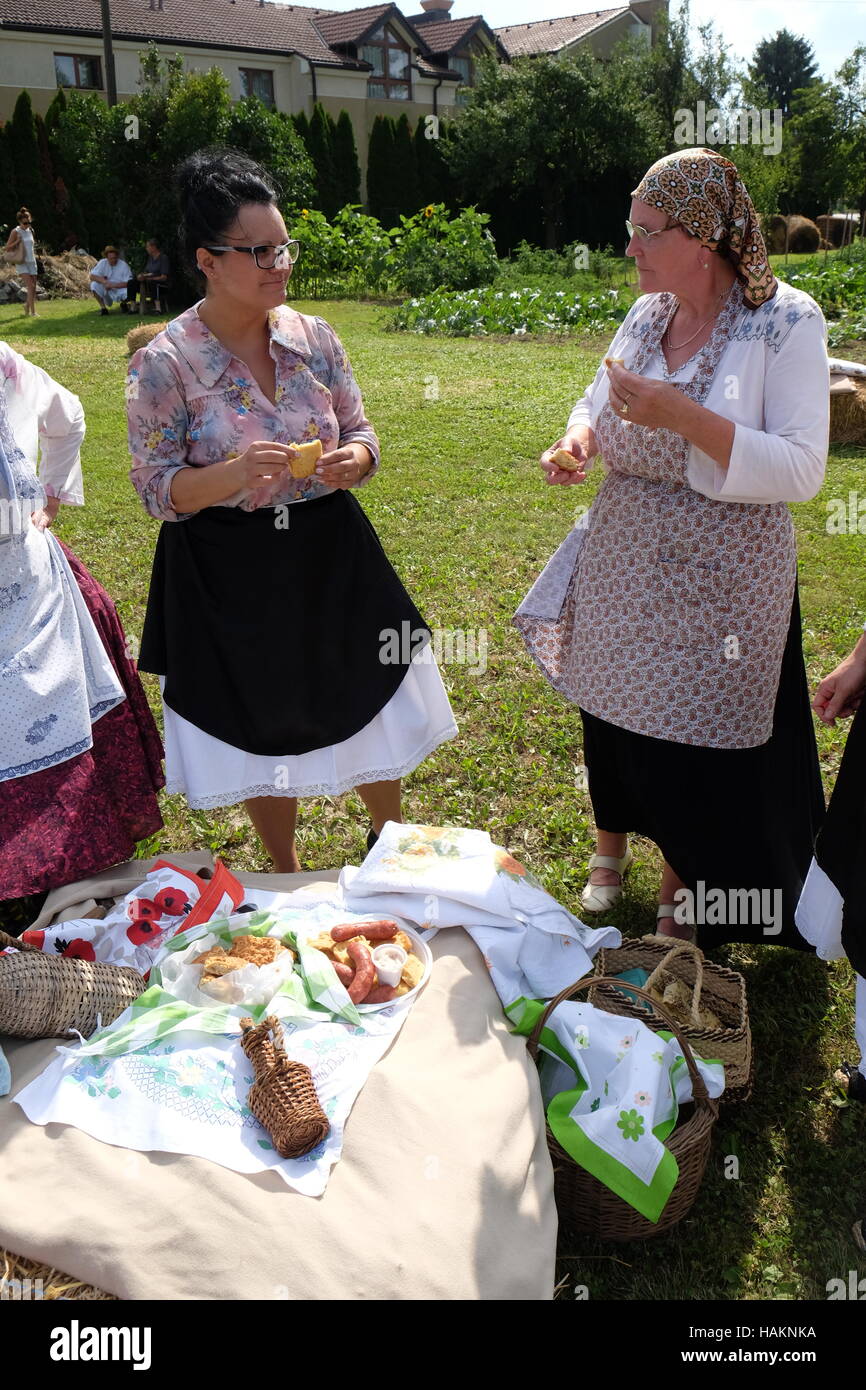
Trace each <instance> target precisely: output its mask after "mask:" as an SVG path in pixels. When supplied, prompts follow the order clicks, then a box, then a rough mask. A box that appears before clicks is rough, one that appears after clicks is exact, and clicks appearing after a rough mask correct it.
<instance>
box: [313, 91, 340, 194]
mask: <svg viewBox="0 0 866 1390" xmlns="http://www.w3.org/2000/svg"><path fill="white" fill-rule="evenodd" d="M335 134H336V125H335V122H334V118H333V116H332V115H331V114H330V112H328V111H326V110H325V108H324V106H323V105H322V104H321V102H319V101H317V102H316V104H315V106H314V107H313V117H312V120H311V121H310V138H309V141H308V143H307V149H308V150H309V154H310V159H311V160H312V163H313V168H314V170H315V174H316V193H315V195H314V205H315V206H316V207H317V208H318V209H319V211H320V212H323V213H324V214H325V216H326V217H327V218H328V219H329V220H330V219H331V218H332V217H333V216H334V215H335V213H337V212H338V211H339V209H340V208H341V207H342V206H343V204H342V202H341V201H340V198H339V192H338V189H337V178H336V170H335V166H334V139H335Z"/></svg>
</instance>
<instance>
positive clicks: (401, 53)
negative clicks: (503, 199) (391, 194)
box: [0, 0, 667, 172]
mask: <svg viewBox="0 0 866 1390" xmlns="http://www.w3.org/2000/svg"><path fill="white" fill-rule="evenodd" d="M453 4H454V0H420V5H421V10H420V13H418V14H411V15H407V14H405V13H404V12H403V11H402V10H400V9H399V8H398V7H397V5H395V4H378V5H364V6H360V7H357V8H353V9H348V10H334V9H327V8H319V7H315V6H310V5H295V4H284V3H273V0H110V8H111V28H112V47H113V52H114V68H115V78H116V89H117V97H118V99H119V100H121V101H122V100H124V99H126V98H128V97H130V96H133V95H134V94H135V93H136V92H137V91H138V79H139V55H140V53H141V52H142V51H143V50H144V48H145V47H146V46H147V45H148V44H149V43H151V42H153V43H155V44H156V46H157V47H158V48H159V49H160V50H161V51H162V52H163V53H165V54H168V53H179V54H181V55H182V57H183V61H184V67H185V68H186V69H187V70H190V71H191V70H198V71H205V70H207V69H208V68H211V67H217V68H219V69H220V70H221V71H222V72H224V73H225V75H226V78H227V79H228V82H229V86H230V88H231V91H232V95H233V96H234V98H235V99H236V100H239V99H240V98H241V97H243V96H246V95H250V94H252V95H255V96H258V97H260V98H261V99H262V101H264V102H265V103H266V105H268V106H271V107H273V108H274V109H276V110H280V111H287V112H290V113H292V114H296V113H298V112H300V111H303V112H305V113H306V114H307V115H310V114H311V113H312V109H313V105H314V103H315V102H317V101H319V102H321V103H322V105H323V106H324V107H325V109H326V110H328V111H330V112H331V114H332V115H333V116H334V117H335V118H336V117H337V116H338V115H339V113H340V111H342V110H346V111H347V112H348V113H349V116H350V117H351V120H352V124H353V126H354V130H355V140H356V143H357V147H358V155H359V159H360V162H361V167H362V172H363V171H364V168H365V165H366V159H367V148H368V141H369V134H370V130H371V128H372V125H373V121H374V120H375V118H376V116H378V115H388V116H399V115H400V114H401V113H402V112H404V111H405V113H406V115H407V117H408V118H409V122H410V125H412V126H413V127H414V126H415V124H416V123H417V121H418V117H419V116H421V115H423V116H426V115H428V114H435V115H439V116H442V117H444V118H446V119H449V118H451V117H452V116H453V115H454V114H455V113H456V112H457V111H458V110H459V107H460V106H461V104H462V103H463V101H464V100H465V99H466V96H467V94H468V91H469V89H470V88H471V87H472V86H473V85H474V83H475V77H476V64H477V63H478V61H479V59H480V58H481V57H483V56H484V55H485V54H492V55H493V56H495V57H496V58H497V59H498V60H499V61H500V62H508V61H510V60H511V58H513V57H515V56H517V55H518V54H521V53H527V54H529V53H542V52H558V51H560V50H561V49H562V48H567V47H569V46H571V45H572V44H574V43H576V42H586V43H589V44H590V45H591V46H592V47H593V48H597V51H599V52H600V53H602V54H603V53H604V52H606V51H607V49H608V47H609V45H610V43H612V42H615V41H616V39H617V38H620V37H622V36H623V34H625V33H627V32H637V31H641V32H643V31H644V30H645V31H646V32H647V34H649V33H650V32H651V27H652V16H653V14H654V13H655V12H656V11H657V10H658V9H665V10H666V9H667V0H631V3H630V4H627V5H624V6H620V7H619V8H618V9H616V10H604V11H598V12H595V11H594V12H593V13H592V14H591V15H584V16H574V17H573V18H571V19H568V20H552V21H547V20H543V21H533V22H531V23H528V24H525V25H509V26H506V28H504V29H498V30H494V29H491V28H490V26H489V25H488V24H487V22H486V21H485V19H484V18H483V17H482V16H481V15H470V16H467V17H452V15H451V9H452V7H453ZM578 21H580V23H578ZM545 26H547V27H546V28H545ZM542 31H543V32H542ZM105 84H106V73H105V58H104V49H103V36H102V15H101V6H100V3H99V0H35V3H34V0H0V121H5V120H8V118H9V116H10V115H11V114H12V111H13V108H14V106H15V102H16V101H17V99H18V95H19V93H20V92H21V90H22V89H24V88H26V89H27V91H28V92H29V93H30V97H31V100H32V103H33V108H34V110H35V111H39V112H42V113H43V114H44V113H45V111H46V110H47V108H48V106H49V104H50V102H51V101H52V99H53V97H54V95H55V92H56V91H57V88H58V87H64V88H67V89H70V90H77V91H95V92H100V93H102V94H105V91H106V85H105Z"/></svg>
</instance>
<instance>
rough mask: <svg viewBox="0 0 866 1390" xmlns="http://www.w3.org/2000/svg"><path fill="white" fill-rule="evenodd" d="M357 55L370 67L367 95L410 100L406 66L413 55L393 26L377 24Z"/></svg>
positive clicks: (409, 85) (410, 85)
mask: <svg viewBox="0 0 866 1390" xmlns="http://www.w3.org/2000/svg"><path fill="white" fill-rule="evenodd" d="M358 57H359V58H363V60H364V62H365V63H371V64H372V66H373V71H372V72H371V73H370V76H369V79H368V82H367V95H368V96H369V97H385V98H386V99H388V100H392V101H394V100H396V101H408V100H409V98H410V97H411V95H412V78H411V75H410V74H411V69H410V67H409V64H410V62H411V60H412V55H411V53H410V52H409V45H408V44H407V43H405V42H404V41H403V39H401V38H400V35H399V34H398V33H397V31H396V29H392V27H391V25H390V24H380V26H379V28H378V29H377V30H376V31H375V33H373V34H371V35H370V37H369V38H368V39H367V41H366V43H364V44H362V46H361V48H360V49H359V52H358Z"/></svg>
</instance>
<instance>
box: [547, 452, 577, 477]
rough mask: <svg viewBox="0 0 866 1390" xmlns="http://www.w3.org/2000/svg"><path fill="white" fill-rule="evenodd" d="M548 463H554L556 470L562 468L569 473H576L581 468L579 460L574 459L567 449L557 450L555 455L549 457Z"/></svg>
mask: <svg viewBox="0 0 866 1390" xmlns="http://www.w3.org/2000/svg"><path fill="white" fill-rule="evenodd" d="M550 461H551V463H555V464H556V466H557V468H564V469H566V471H567V472H569V473H576V472H577V471H578V469H581V468H582V467H583V464H582V463H581V461H580V459H576V458H575V457H574V454H572V453H570V452H569V450H568V449H557V451H556V453H555V454H551V455H550Z"/></svg>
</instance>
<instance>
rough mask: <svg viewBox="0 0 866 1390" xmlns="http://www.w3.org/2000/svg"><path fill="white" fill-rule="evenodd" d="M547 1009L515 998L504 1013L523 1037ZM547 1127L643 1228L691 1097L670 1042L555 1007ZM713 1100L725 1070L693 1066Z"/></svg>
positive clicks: (548, 1050) (659, 1204) (584, 1007)
mask: <svg viewBox="0 0 866 1390" xmlns="http://www.w3.org/2000/svg"><path fill="white" fill-rule="evenodd" d="M543 1008H544V1005H543V1004H540V1003H539V1002H538V1001H537V1000H535V999H518V1000H516V1001H515V1002H514V1003H513V1004H512V1005H510V1006H509V1007H508V1008H507V1009H506V1011H505V1012H506V1013H507V1014H508V1016H509V1018H510V1019H511V1020H512V1022H513V1023H514V1025H515V1031H516V1032H518V1033H523V1034H525V1035H526V1036H527V1037H528V1036H529V1035H530V1034H531V1033H532V1030H533V1028H534V1027H535V1024H536V1023H537V1021H538V1018H539V1015H540V1014H541V1012H542V1010H543ZM539 1055H540V1063H539V1074H540V1078H541V1090H542V1095H543V1097H544V1101H545V1105H546V1107H547V1120H548V1124H549V1125H550V1128H551V1130H552V1131H553V1134H554V1135H555V1136H556V1138H557V1139H558V1141H559V1143H560V1144H561V1145H562V1147H563V1148H564V1149H565V1151H566V1153H569V1154H570V1155H571V1157H572V1158H573V1159H574V1160H575V1162H576V1163H579V1164H580V1166H581V1167H582V1168H584V1169H586V1171H587V1172H589V1173H592V1174H593V1176H594V1177H596V1178H598V1179H599V1181H600V1182H603V1183H604V1184H605V1186H606V1187H609V1188H610V1190H611V1191H612V1192H615V1193H616V1194H617V1195H618V1196H619V1197H621V1198H622V1199H623V1201H625V1202H628V1204H629V1206H631V1207H634V1209H635V1210H636V1211H639V1212H640V1213H641V1215H642V1216H645V1217H646V1218H647V1220H648V1221H658V1219H659V1217H660V1216H661V1214H662V1212H663V1211H664V1208H665V1205H666V1204H667V1201H668V1198H669V1197H670V1195H671V1192H672V1191H673V1188H674V1185H675V1183H676V1180H677V1176H678V1172H679V1170H678V1166H677V1161H676V1159H675V1158H674V1156H673V1154H672V1153H671V1152H670V1150H669V1149H667V1148H665V1143H664V1141H665V1139H667V1137H668V1135H669V1134H670V1133H671V1131H672V1130H673V1128H674V1126H675V1125H676V1122H677V1116H678V1113H679V1106H680V1105H681V1104H683V1103H684V1102H685V1101H688V1100H691V1098H692V1083H691V1077H690V1076H689V1073H688V1069H687V1067H686V1064H685V1060H684V1058H683V1054H682V1051H681V1049H680V1046H679V1043H678V1042H677V1041H676V1038H675V1037H674V1036H673V1035H672V1034H671V1033H666V1032H662V1033H654V1032H653V1031H652V1029H651V1028H648V1027H647V1025H646V1024H645V1023H644V1022H643V1021H642V1020H641V1019H636V1018H626V1017H623V1016H621V1015H618V1014H609V1013H605V1012H604V1011H603V1010H601V1009H596V1008H595V1007H594V1005H592V1004H590V1003H588V1002H586V1001H577V1000H568V1001H566V1002H565V1003H563V1004H559V1005H558V1006H557V1008H556V1009H555V1010H554V1011H553V1013H552V1014H551V1016H550V1018H549V1019H548V1020H547V1023H546V1024H545V1026H544V1028H543V1029H542V1032H541V1039H540V1043H539ZM695 1060H696V1063H697V1067H698V1071H699V1072H700V1074H701V1076H702V1077H703V1079H704V1081H705V1082H706V1086H707V1091H708V1093H709V1095H710V1096H711V1097H713V1098H715V1097H717V1096H720V1095H721V1093H722V1091H723V1090H724V1086H725V1069H724V1067H723V1065H722V1064H721V1062H714V1061H704V1060H702V1059H700V1058H696V1059H695Z"/></svg>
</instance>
